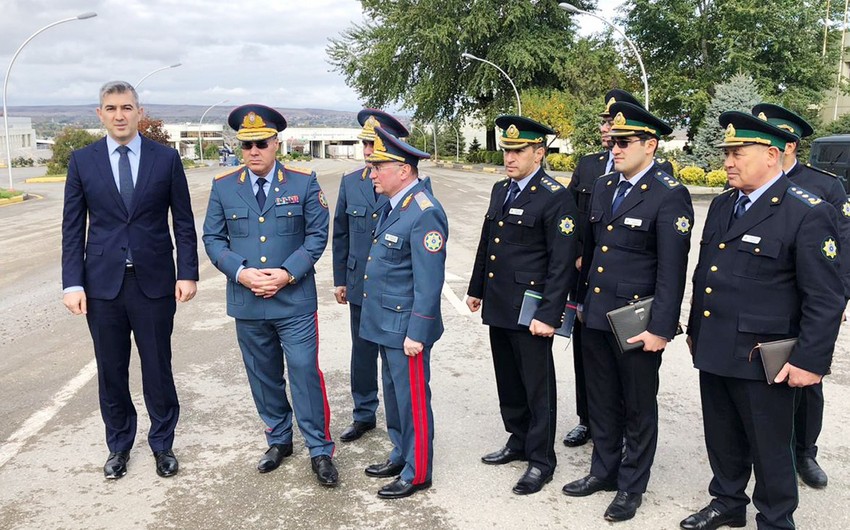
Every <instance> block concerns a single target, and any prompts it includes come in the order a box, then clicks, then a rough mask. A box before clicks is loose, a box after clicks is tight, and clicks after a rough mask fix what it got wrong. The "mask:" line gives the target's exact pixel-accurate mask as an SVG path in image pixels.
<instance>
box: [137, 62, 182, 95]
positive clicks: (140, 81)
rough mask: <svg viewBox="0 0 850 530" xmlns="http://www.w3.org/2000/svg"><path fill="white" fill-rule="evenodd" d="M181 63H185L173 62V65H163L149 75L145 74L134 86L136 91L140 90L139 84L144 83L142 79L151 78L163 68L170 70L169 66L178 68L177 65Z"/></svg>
mask: <svg viewBox="0 0 850 530" xmlns="http://www.w3.org/2000/svg"><path fill="white" fill-rule="evenodd" d="M181 64H183V63H174V64H171V65H168V66H163V67H162V68H157V69H156V70H154V71H152V72H149V73H148V74H147V75H145V76H144V77H142V78H141V79H139V81H138V82H137V83H136V85H135V87H134V88H135V89H136V91H137V92H138V90H139V85H141V84H142V81H144V80H145V79H147V78H149V77H150V76H152V75H153V74H155V73H157V72H162V71H163V70H168V69H169V68H177V67H178V66H180V65H181Z"/></svg>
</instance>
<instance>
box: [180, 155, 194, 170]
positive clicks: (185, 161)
mask: <svg viewBox="0 0 850 530" xmlns="http://www.w3.org/2000/svg"><path fill="white" fill-rule="evenodd" d="M180 161H181V162H183V167H184V168H187V169H188V168H193V167H197V164H195V161H194V160H192V159H191V158H181V159H180Z"/></svg>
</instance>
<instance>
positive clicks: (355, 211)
mask: <svg viewBox="0 0 850 530" xmlns="http://www.w3.org/2000/svg"><path fill="white" fill-rule="evenodd" d="M289 213H290V215H291V214H292V212H289ZM354 213H355V214H356V213H357V210H354Z"/></svg>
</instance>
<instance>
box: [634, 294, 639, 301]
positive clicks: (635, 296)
mask: <svg viewBox="0 0 850 530" xmlns="http://www.w3.org/2000/svg"><path fill="white" fill-rule="evenodd" d="M632 298H634V299H635V300H638V299H640V296H638V295H634V296H632Z"/></svg>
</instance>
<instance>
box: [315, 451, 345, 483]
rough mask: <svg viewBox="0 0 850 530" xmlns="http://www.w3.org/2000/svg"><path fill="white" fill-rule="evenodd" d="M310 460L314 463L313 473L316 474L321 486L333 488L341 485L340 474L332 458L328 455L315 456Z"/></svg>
mask: <svg viewBox="0 0 850 530" xmlns="http://www.w3.org/2000/svg"><path fill="white" fill-rule="evenodd" d="M310 460H311V461H312V466H313V473H315V474H316V478H317V479H318V480H319V484H321V485H322V486H328V487H329V488H333V487H334V486H336V485H337V484H338V483H339V473H338V472H337V470H336V466H334V461H333V460H331V457H329V456H328V455H319V456H314V457H313V458H311V459H310Z"/></svg>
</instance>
